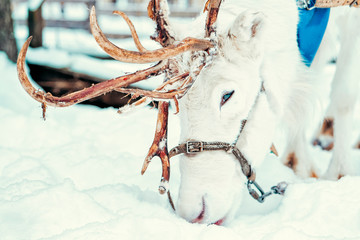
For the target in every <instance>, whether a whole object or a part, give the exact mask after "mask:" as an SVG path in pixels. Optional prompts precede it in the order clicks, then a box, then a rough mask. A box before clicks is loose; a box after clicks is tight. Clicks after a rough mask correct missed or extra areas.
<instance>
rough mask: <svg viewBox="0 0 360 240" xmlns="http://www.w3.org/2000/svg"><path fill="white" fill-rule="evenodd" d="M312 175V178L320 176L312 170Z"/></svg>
mask: <svg viewBox="0 0 360 240" xmlns="http://www.w3.org/2000/svg"><path fill="white" fill-rule="evenodd" d="M310 177H312V178H319V176H318V175H317V174H316V173H315V172H314V171H311V173H310Z"/></svg>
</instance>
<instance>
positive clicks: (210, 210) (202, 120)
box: [18, 0, 271, 224]
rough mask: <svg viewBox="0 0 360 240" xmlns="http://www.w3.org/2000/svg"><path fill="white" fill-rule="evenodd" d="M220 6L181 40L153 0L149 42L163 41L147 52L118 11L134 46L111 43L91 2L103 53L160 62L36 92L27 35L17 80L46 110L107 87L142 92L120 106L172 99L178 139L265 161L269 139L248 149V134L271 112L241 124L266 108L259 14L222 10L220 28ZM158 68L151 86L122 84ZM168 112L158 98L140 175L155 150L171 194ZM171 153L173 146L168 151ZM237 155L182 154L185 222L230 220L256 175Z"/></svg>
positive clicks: (212, 3)
mask: <svg viewBox="0 0 360 240" xmlns="http://www.w3.org/2000/svg"><path fill="white" fill-rule="evenodd" d="M220 4H221V0H209V1H208V3H207V6H206V8H207V10H208V14H207V17H206V23H205V25H204V29H205V30H204V29H203V30H202V31H201V30H200V31H199V32H200V33H201V34H202V36H197V38H190V37H187V38H184V39H183V40H181V41H180V40H178V39H177V38H176V36H175V35H174V34H173V30H172V29H171V27H170V26H169V24H168V17H167V3H166V1H165V0H151V1H150V4H149V7H148V12H149V16H150V17H151V18H152V19H153V20H154V21H156V23H157V37H155V38H154V40H156V41H158V42H159V43H160V44H161V45H162V46H163V48H161V49H158V50H154V51H148V50H146V49H145V48H144V47H143V46H142V45H141V43H140V41H139V39H138V36H137V34H136V31H135V29H134V27H133V25H132V23H131V21H130V20H129V19H128V17H127V16H126V15H125V14H124V13H122V12H118V11H116V12H115V13H116V14H118V15H121V16H122V17H123V18H124V19H125V20H126V22H127V23H128V25H129V27H130V30H131V33H132V36H133V38H134V41H135V44H136V46H137V48H138V52H133V51H128V50H125V49H121V48H119V47H117V46H115V45H114V44H112V43H111V42H110V41H109V40H108V39H107V38H106V37H105V36H104V34H103V33H102V32H101V29H100V28H99V26H98V24H97V21H96V16H95V9H94V8H92V10H91V15H90V21H91V30H92V33H93V35H94V37H95V40H96V41H97V42H98V44H99V45H100V46H101V47H102V48H103V50H104V51H105V52H107V53H108V54H109V55H110V56H112V57H113V58H115V59H117V60H119V61H123V62H132V63H148V62H156V61H159V62H158V63H157V64H156V65H154V66H152V67H150V68H148V69H145V70H141V71H137V72H135V73H132V74H129V75H125V76H121V77H118V78H115V79H111V80H108V81H106V82H102V83H99V84H96V85H94V86H91V87H89V88H86V89H83V90H80V91H78V92H74V93H71V94H69V95H66V96H63V97H54V96H52V95H51V94H50V93H44V92H41V91H38V90H36V89H35V88H34V87H33V86H32V85H31V84H30V82H29V80H28V78H27V76H26V74H25V71H24V65H25V55H26V51H27V48H28V46H29V43H30V41H31V38H29V39H28V40H27V42H26V43H25V44H24V46H23V48H22V50H21V52H20V54H19V58H18V74H19V79H20V81H21V83H22V85H23V87H24V88H25V90H26V91H27V92H28V93H29V94H30V95H31V96H32V97H33V98H34V99H35V100H37V101H39V102H41V103H42V106H43V110H44V113H45V109H46V106H47V105H50V106H58V107H65V106H70V105H73V104H76V103H79V102H82V101H85V100H87V99H90V98H93V97H96V96H99V95H101V94H105V93H107V92H110V91H120V92H125V93H129V94H134V95H136V96H139V95H142V96H144V97H143V98H142V99H141V100H139V101H137V102H135V103H134V104H132V105H130V106H126V107H124V108H121V109H120V110H119V111H120V112H123V111H125V110H127V109H128V108H130V107H135V106H138V105H140V104H142V103H144V102H147V100H149V99H161V100H164V99H173V100H174V101H175V103H176V106H177V107H179V109H180V117H181V125H182V126H181V127H182V133H181V142H186V141H192V140H195V141H206V142H215V141H218V142H222V143H228V144H229V145H227V148H228V149H227V150H231V149H233V148H234V147H236V149H240V150H241V149H242V148H244V149H245V150H244V152H243V153H240V151H239V153H238V155H241V158H243V159H245V157H246V158H251V159H255V160H256V159H262V158H263V157H264V155H265V153H266V152H267V150H268V146H267V144H268V143H269V141H268V139H267V138H266V137H263V139H262V140H257V139H256V141H257V142H256V144H257V146H258V147H259V149H264V148H265V149H266V150H256V151H254V146H250V147H249V145H251V144H250V143H251V141H252V142H254V141H255V140H254V139H251V132H252V131H254V129H256V131H261V130H263V129H264V127H263V126H262V125H263V124H262V123H263V122H261V121H269V120H270V121H271V119H269V116H270V115H271V114H269V116H265V117H266V118H261V119H262V120H260V121H259V120H258V121H252V123H251V124H246V127H245V128H244V124H245V122H246V121H248V120H250V119H251V117H252V114H254V112H256V111H260V110H261V111H262V112H265V113H267V112H266V111H267V110H268V106H267V105H266V101H265V100H264V96H263V94H262V89H263V86H262V81H261V78H260V75H259V72H260V63H261V59H262V55H261V52H262V51H261V50H262V49H261V47H262V44H261V39H262V38H261V35H262V32H263V24H264V16H263V15H262V14H261V13H253V12H243V13H241V14H240V15H238V16H236V15H232V16H231V15H224V16H222V17H223V18H224V19H225V20H226V19H227V20H229V19H231V20H230V22H231V23H230V24H228V25H227V26H226V27H223V28H217V27H216V26H215V22H216V19H217V15H218V12H219V7H220ZM179 35H181V34H179ZM163 73H164V74H165V81H164V84H163V85H161V86H159V87H158V88H157V89H155V90H154V91H145V90H141V89H130V88H125V87H126V86H128V85H129V84H132V83H135V82H138V81H141V80H144V79H147V78H149V77H151V76H154V75H159V74H163ZM264 109H265V110H264ZM167 117H168V102H167V101H161V102H160V103H159V115H158V123H157V128H156V133H155V138H154V142H153V144H152V146H151V147H150V150H149V153H148V155H147V157H146V159H145V161H144V165H143V169H142V173H144V172H145V170H146V168H147V166H148V164H149V163H150V160H151V159H152V158H153V157H154V156H159V157H160V159H161V161H162V164H163V171H162V178H161V184H160V187H159V191H160V193H165V192H167V193H168V195H169V198H170V199H171V197H170V192H169V191H168V187H167V184H168V181H169V169H170V163H169V154H168V150H167V119H168V118H167ZM265 125H266V124H265ZM240 132H241V134H240ZM257 136H259V135H257ZM260 136H261V135H260ZM231 144H233V145H231ZM262 145H263V146H262ZM229 146H230V147H229ZM241 151H242V150H241ZM185 153H186V151H185ZM243 154H245V157H244V156H243ZM173 155H174V154H173V152H171V153H170V156H173ZM235 155H236V154H235ZM239 158H240V157H238V158H236V157H235V156H234V155H233V154H229V153H227V152H225V151H211V152H203V153H200V154H196V155H193V154H188V153H186V154H184V155H183V156H182V159H181V165H180V166H181V186H180V195H179V200H178V203H177V212H178V213H179V215H181V216H182V217H184V218H185V219H187V220H188V221H190V222H199V223H218V224H220V223H222V222H223V221H224V220H225V219H230V218H231V216H233V215H234V213H235V211H236V206H238V205H239V203H240V200H241V194H242V189H243V188H244V186H245V185H244V182H245V180H246V177H248V178H253V177H254V174H253V172H251V169H250V170H249V171H244V167H243V166H241V165H240V164H239V161H238V160H239ZM255 160H254V161H255ZM245 161H246V160H245ZM251 161H252V160H251ZM245 175H248V176H245Z"/></svg>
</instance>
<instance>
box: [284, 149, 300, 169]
mask: <svg viewBox="0 0 360 240" xmlns="http://www.w3.org/2000/svg"><path fill="white" fill-rule="evenodd" d="M297 164H298V159H297V157H296V155H295V153H294V152H292V153H289V155H288V156H287V162H286V164H285V165H286V166H288V167H289V168H291V169H293V170H295V168H296V165H297Z"/></svg>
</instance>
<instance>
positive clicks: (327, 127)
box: [320, 118, 334, 137]
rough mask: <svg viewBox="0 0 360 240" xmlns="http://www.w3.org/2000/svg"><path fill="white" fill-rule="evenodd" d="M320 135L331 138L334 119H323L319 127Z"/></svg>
mask: <svg viewBox="0 0 360 240" xmlns="http://www.w3.org/2000/svg"><path fill="white" fill-rule="evenodd" d="M320 134H321V135H325V136H331V137H333V136H334V119H332V118H325V120H324V122H323V125H322V127H321V131H320Z"/></svg>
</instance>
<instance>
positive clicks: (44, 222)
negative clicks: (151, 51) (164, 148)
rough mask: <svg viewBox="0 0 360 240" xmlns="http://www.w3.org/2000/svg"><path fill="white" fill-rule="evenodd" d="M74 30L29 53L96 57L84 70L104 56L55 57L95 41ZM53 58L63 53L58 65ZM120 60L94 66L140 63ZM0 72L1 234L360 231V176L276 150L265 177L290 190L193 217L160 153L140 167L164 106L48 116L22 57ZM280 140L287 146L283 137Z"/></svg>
mask: <svg viewBox="0 0 360 240" xmlns="http://www.w3.org/2000/svg"><path fill="white" fill-rule="evenodd" d="M135 24H136V23H135ZM68 33H69V34H68V35H67V31H66V30H62V31H61V34H59V32H58V30H56V31H53V30H47V29H46V30H45V36H44V38H45V43H44V44H45V46H46V47H47V48H48V50H49V52H42V50H37V51H30V52H29V56H28V57H29V59H31V60H32V61H47V62H48V63H49V64H55V65H56V64H59V67H64V66H65V67H70V68H72V69H74V70H78V71H81V70H79V69H83V66H78V65H76V63H78V62H82V63H83V64H82V65H87V67H88V68H87V69H85V70H83V71H89V68H90V69H91V68H92V70H93V69H94V68H95V66H99V65H97V64H100V62H93V63H89V62H86V61H87V60H88V59H87V60H86V59H84V58H78V57H80V56H79V55H77V53H72V54H71V56H70V55H66V54H68V53H66V52H64V51H60V52H58V54H59V55H57V57H54V54H55V53H56V52H54V51H56V50H55V48H56V49H67V50H71V51H72V50H74V49H77V50H78V51H79V52H80V53H82V52H87V49H95V47H94V45H93V44H94V42H93V43H89V41H88V40H87V39H88V36H85V34H82V33H81V31H78V32H77V35H76V36H75V37H76V39H77V40H76V41H72V42H77V43H80V44H81V46H85V47H84V48H83V49H82V48H81V46H80V44H78V45H77V46H73V45H68V43H69V42H71V40H70V39H69V38H70V37H74V35H73V32H71V31H69V32H68ZM64 34H65V35H64ZM16 35H17V38H18V39H20V40H18V44H19V45H21V44H22V43H23V42H24V39H25V37H26V36H27V32H26V31H24V29H21V28H19V29H17V33H16ZM87 35H88V34H87ZM64 36H65V37H64ZM63 37H64V38H63ZM55 40H56V41H55ZM51 43H52V44H54V43H56V45H55V46H52V45H51ZM127 43H128V41H127V40H125V41H123V42H122V46H124V44H125V46H126V44H127ZM89 44H90V45H89ZM129 44H130V43H129ZM146 44H147V43H146V42H145V45H146ZM148 44H149V45H148V46H150V45H151V43H148ZM88 45H89V46H88ZM86 46H88V47H86ZM153 47H154V46H153ZM130 48H131V47H130ZM149 48H152V47H151V46H150V47H149ZM50 51H52V52H50ZM96 51H97V50H96ZM64 54H65V55H64ZM51 58H52V59H57V60H58V61H57V62H56V63H55V62H54V63H52V62H50V61H49V60H51ZM94 61H95V60H94ZM103 62H104V61H103ZM105 62H106V61H105ZM112 64H115V63H113V62H110V61H109V62H106V64H104V65H101V66H99V67H98V68H97V69H98V70H99V71H95V72H98V73H99V72H100V73H99V74H104V75H103V77H105V78H110V77H113V76H108V75H106V74H109V72H111V73H112V74H114V76H117V75H120V74H123V73H124V72H126V71H133V69H135V68H137V67H138V66H137V65H133V66H132V68H131V69H130V70H129V68H128V67H129V65H123V64H122V65H121V63H120V65H116V66H115V65H112ZM105 65H106V66H105ZM106 67H107V68H106ZM115 69H117V70H116V71H115ZM114 72H116V73H114ZM0 73H1V78H0V83H1V86H2V87H1V88H0V240H10V239H11V240H28V239H47V240H55V239H67V240H68V239H84V240H92V239H100V240H111V239H117V240H118V239H121V240H123V239H131V240H132V239H141V240H142V239H149V240H150V239H151V240H155V239H156V240H160V239H167V240H169V239H179V240H185V239H186V240H187V239H194V240H195V239H196V240H198V239H204V240H208V239H226V240H232V239H252V240H253V239H254V240H256V239H266V240H267V239H269V240H270V239H274V240H279V239H295V240H296V239H301V240H303V239H324V240H333V239H334V240H335V239H336V240H340V239H354V240H355V239H360V188H359V186H360V177H358V176H346V177H344V178H342V179H341V180H339V181H327V180H316V179H306V180H303V179H299V178H297V177H296V176H294V174H293V172H292V171H291V170H290V169H288V168H286V167H284V166H283V165H282V164H280V162H279V159H278V158H277V157H275V156H274V155H272V154H269V155H268V157H267V158H266V160H265V161H264V164H263V165H262V166H261V167H260V168H259V169H256V171H257V176H258V182H259V184H260V185H262V186H263V187H264V189H266V190H267V189H269V187H271V186H272V185H274V184H276V183H278V182H280V181H283V180H285V181H288V182H289V183H291V184H290V186H289V188H288V190H287V192H286V195H285V196H284V197H281V196H275V197H271V198H269V199H267V200H266V201H265V203H264V204H260V203H257V202H256V201H254V200H253V199H251V197H250V196H249V195H248V193H247V192H246V193H244V194H245V196H244V198H245V201H244V202H243V204H242V206H241V208H240V211H239V212H238V215H237V217H236V218H235V220H234V221H232V222H231V223H229V224H228V225H226V226H216V225H209V226H206V225H200V224H191V223H188V222H186V221H185V220H183V219H181V218H180V217H178V216H177V215H176V214H175V213H174V212H173V210H172V209H171V207H170V206H169V204H168V202H167V198H166V196H163V195H160V194H159V193H158V191H157V187H158V184H159V180H160V175H161V164H160V161H159V160H158V159H154V160H153V162H152V163H151V164H150V166H149V169H148V170H147V172H146V173H145V175H144V176H141V175H140V170H141V166H142V162H143V159H144V157H145V156H146V154H147V150H148V148H149V147H150V144H151V142H152V140H153V134H154V130H155V122H156V117H157V111H156V110H153V109H150V108H142V109H138V110H137V111H134V112H131V113H129V114H126V115H119V114H117V113H116V111H117V109H114V108H108V109H99V108H96V107H92V106H83V105H82V106H72V107H69V108H64V109H62V108H48V111H47V120H46V121H43V120H42V118H41V115H42V113H41V112H42V110H41V107H40V104H39V103H38V102H36V101H34V100H33V99H31V98H30V97H29V96H28V95H27V94H26V93H25V91H24V90H23V89H22V87H21V85H20V83H19V82H18V79H17V73H16V66H15V64H13V63H10V62H9V61H8V60H7V58H6V56H5V55H4V53H2V52H0ZM178 121H179V120H178V118H177V116H175V115H173V114H170V126H169V135H170V136H169V148H171V147H172V146H174V145H176V144H177V143H178V135H179V128H178V126H179V122H178ZM359 123H360V114H357V125H356V127H355V129H354V133H359V132H360V124H359ZM277 147H278V148H280V149H278V150H279V151H280V152H281V145H280V147H279V146H277ZM312 152H313V156H314V158H315V159H316V161H317V164H318V166H319V167H320V170H321V171H322V172H324V171H325V170H326V166H327V164H328V162H329V160H330V156H331V155H330V153H328V152H324V151H322V150H320V149H319V148H318V147H314V148H313V149H312ZM353 159H354V163H355V167H356V171H357V173H360V151H359V150H354V151H353ZM178 160H179V159H178V158H174V159H173V160H172V163H171V182H170V185H171V190H172V194H173V197H174V199H176V198H177V190H178V186H179V179H180V174H179V169H178ZM239 184H242V183H239ZM175 201H176V200H175Z"/></svg>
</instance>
